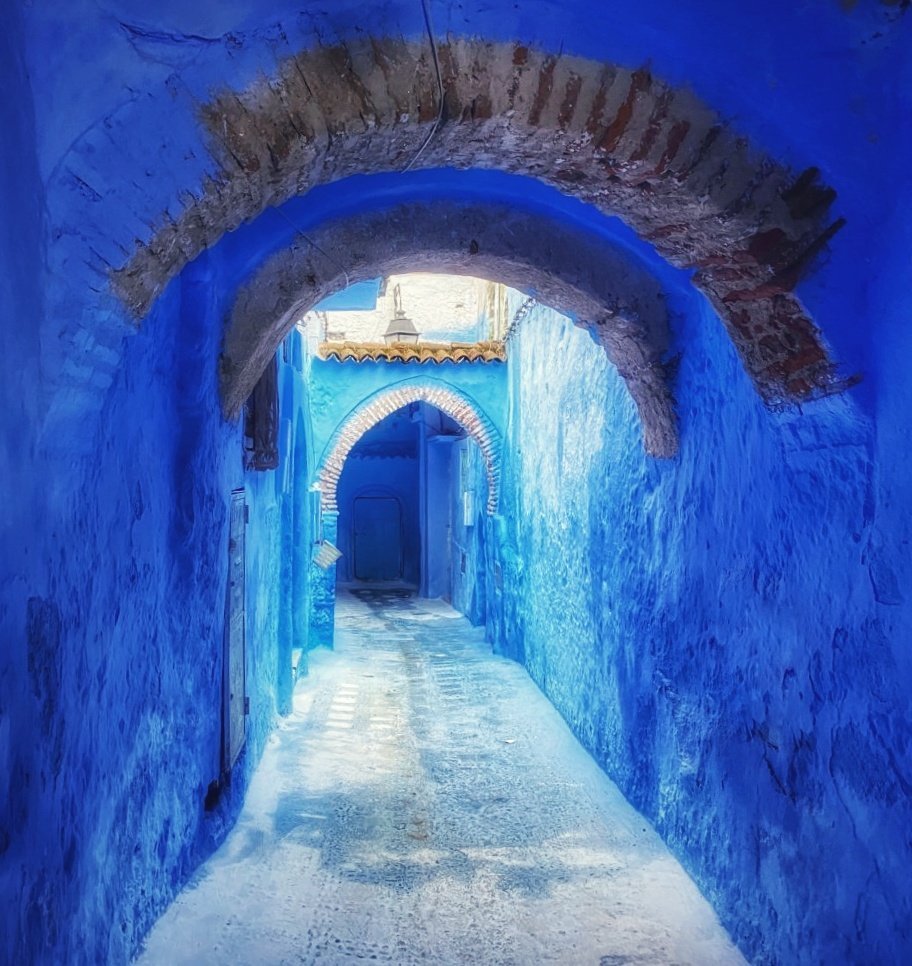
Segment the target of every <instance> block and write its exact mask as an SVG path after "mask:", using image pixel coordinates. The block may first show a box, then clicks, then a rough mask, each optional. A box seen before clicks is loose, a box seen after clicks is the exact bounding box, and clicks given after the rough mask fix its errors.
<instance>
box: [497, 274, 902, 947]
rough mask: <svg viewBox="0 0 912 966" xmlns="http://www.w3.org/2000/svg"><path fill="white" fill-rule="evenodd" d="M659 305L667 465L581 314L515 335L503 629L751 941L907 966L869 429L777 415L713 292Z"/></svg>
mask: <svg viewBox="0 0 912 966" xmlns="http://www.w3.org/2000/svg"><path fill="white" fill-rule="evenodd" d="M671 298H672V305H673V308H674V311H675V315H676V320H677V326H676V328H677V332H678V334H679V339H680V340H681V343H680V344H681V346H682V347H683V356H682V360H681V366H680V371H679V375H678V379H677V383H676V386H675V393H676V396H677V398H678V400H679V407H680V413H681V422H682V426H681V428H682V446H681V455H680V457H679V458H678V459H677V460H675V461H673V462H659V461H654V460H651V459H649V458H646V457H644V455H643V453H642V449H641V446H640V445H639V439H638V432H637V425H636V418H635V412H634V409H633V407H632V405H631V402H630V400H629V398H628V397H627V395H626V392H625V390H624V388H623V384H622V383H621V382H620V380H619V379H618V377H617V375H616V373H615V371H614V370H613V369H612V368H611V367H610V366H609V365H608V364H607V362H606V361H605V358H604V356H603V354H602V352H601V350H600V349H599V348H598V347H597V346H596V345H595V344H593V343H592V341H591V340H590V339H589V337H588V336H587V335H586V334H585V333H584V332H583V331H582V330H580V329H578V328H575V327H573V326H571V325H569V323H567V322H566V321H562V320H560V319H559V318H558V317H555V316H553V314H552V313H550V312H549V311H547V310H542V309H538V310H536V312H535V313H534V314H533V316H532V317H530V319H529V320H528V321H527V323H526V324H525V325H524V327H523V328H522V330H521V331H520V333H519V334H518V335H517V337H516V338H515V339H514V341H513V343H512V349H513V353H512V355H511V357H510V362H509V369H510V398H511V422H510V428H509V436H508V439H509V444H508V447H507V453H508V459H507V465H506V468H505V488H504V500H503V507H502V518H503V519H502V520H501V521H500V525H501V533H502V535H503V543H502V546H501V555H502V557H501V559H502V561H503V566H504V592H503V598H504V600H503V606H504V620H505V628H504V637H503V638H502V639H501V640H500V643H499V646H500V647H501V648H502V649H504V650H505V651H506V652H507V653H509V654H511V655H512V656H515V657H518V658H520V659H522V660H524V662H525V664H526V666H527V667H528V669H529V671H530V673H531V674H532V675H533V677H534V678H535V680H536V681H537V682H538V683H539V685H540V686H541V687H542V689H543V690H544V691H545V693H546V694H547V695H548V696H549V698H550V699H551V700H552V701H553V702H554V703H555V705H556V706H557V707H558V708H559V709H560V711H561V712H562V714H563V715H564V716H565V717H566V719H567V721H568V722H569V723H570V724H571V726H572V727H573V729H574V730H575V731H576V733H577V734H578V735H579V737H580V739H581V740H582V741H583V743H584V744H585V745H586V747H588V748H589V749H590V750H591V751H592V753H593V754H594V755H595V756H596V758H597V759H598V760H599V761H600V762H601V763H602V764H603V765H604V766H605V768H606V770H607V771H608V772H609V774H610V775H611V776H612V777H613V778H614V779H615V780H616V781H618V783H619V784H620V786H621V788H622V790H623V791H624V793H625V794H626V795H627V796H628V797H629V798H630V800H631V801H632V802H633V803H634V804H635V805H636V806H637V807H638V808H640V809H642V810H643V812H644V814H646V815H647V816H648V817H649V818H650V819H651V820H652V821H653V822H654V823H655V825H656V827H657V828H658V829H659V831H660V832H661V834H662V835H663V837H664V838H665V839H666V841H667V842H668V843H669V844H670V846H671V847H672V848H673V849H674V850H675V852H676V853H677V854H678V855H679V856H680V857H681V859H682V860H683V861H684V863H685V865H686V866H687V867H688V868H689V869H690V870H691V872H692V873H693V874H694V875H695V877H696V879H697V881H698V882H699V884H700V885H701V887H702V888H703V890H704V892H705V893H706V894H707V896H708V897H709V899H710V900H711V901H712V902H713V903H714V905H715V906H716V908H717V909H718V911H719V913H720V915H721V917H722V919H723V921H724V922H725V924H726V926H727V927H728V928H729V929H730V930H731V931H732V934H733V936H734V937H735V939H736V941H737V942H738V943H739V945H740V946H741V948H742V949H743V950H744V951H745V953H746V954H747V955H748V957H749V958H751V959H752V960H753V961H755V962H764V963H790V962H808V963H811V962H871V963H874V962H878V963H881V962H883V963H885V962H901V961H903V960H904V959H905V958H906V954H908V952H909V950H910V949H912V933H910V929H912V927H910V923H912V887H910V880H909V877H908V875H907V869H908V862H909V858H910V846H909V840H908V834H907V832H908V829H909V828H910V827H912V805H910V798H909V795H908V790H909V788H910V779H912V773H910V756H909V751H910V742H912V728H910V718H909V715H908V710H909V691H908V687H907V684H908V681H909V673H908V672H909V656H908V649H907V648H906V647H905V642H906V640H907V639H908V638H907V635H905V634H902V633H899V634H897V633H896V630H897V629H898V627H899V626H900V624H901V623H902V622H903V618H902V616H901V615H902V609H905V608H906V607H908V603H907V601H906V599H905V598H906V593H905V589H904V588H905V587H906V586H908V584H907V582H906V580H907V576H908V557H907V556H904V555H892V556H891V555H889V546H891V545H895V543H893V541H895V540H896V539H897V538H900V539H901V537H900V534H901V533H903V532H905V533H906V534H907V533H908V529H907V528H908V520H907V519H906V520H904V521H903V523H902V524H898V521H897V517H896V516H895V515H894V516H893V517H892V519H893V520H894V521H895V522H897V524H898V526H899V527H900V530H899V532H898V533H897V534H895V535H894V537H893V541H890V542H887V541H884V540H882V539H881V538H880V537H879V535H878V523H877V517H878V515H879V513H881V512H883V510H879V509H875V505H874V502H873V501H874V499H875V496H874V491H873V488H874V486H875V480H876V478H877V474H878V471H877V470H876V469H875V467H874V464H873V462H872V457H873V455H874V453H875V452H876V450H877V448H878V442H877V441H876V439H875V437H874V435H873V433H872V429H871V426H870V424H869V423H867V422H866V421H865V420H864V419H863V418H861V417H860V416H859V413H858V411H857V409H856V407H855V406H853V405H852V403H851V402H850V401H849V400H847V399H837V400H833V401H830V402H825V403H817V404H813V405H810V406H807V407H806V408H805V411H804V412H803V413H800V414H799V413H790V414H782V415H773V414H770V413H769V412H767V411H765V410H764V409H763V407H762V406H761V405H760V404H759V402H758V401H757V399H756V396H755V394H754V392H753V390H752V388H751V386H750V385H749V384H748V382H747V380H746V378H745V376H744V374H743V372H742V370H741V368H740V365H739V363H738V360H737V359H736V358H735V357H734V354H733V352H732V350H731V347H730V345H729V344H728V343H727V341H726V340H725V338H724V336H723V333H722V330H721V327H720V326H719V323H718V320H717V319H716V318H715V316H714V315H713V313H712V312H711V311H710V310H709V309H708V307H707V306H706V305H705V303H703V301H702V299H700V298H698V297H695V296H693V295H692V294H690V293H687V292H686V291H683V292H682V291H678V292H675V291H674V289H672V291H671ZM905 391H907V389H906V390H905ZM905 496H906V497H907V496H908V493H907V492H906V494H905ZM904 505H905V506H906V507H908V502H905V503H904ZM888 512H889V511H888ZM901 575H903V576H901ZM908 626H909V625H908V624H905V627H906V628H908ZM891 631H892V633H891Z"/></svg>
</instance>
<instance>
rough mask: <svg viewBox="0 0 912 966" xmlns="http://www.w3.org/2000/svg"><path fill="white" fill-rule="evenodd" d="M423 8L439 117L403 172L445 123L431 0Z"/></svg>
mask: <svg viewBox="0 0 912 966" xmlns="http://www.w3.org/2000/svg"><path fill="white" fill-rule="evenodd" d="M421 10H422V12H423V13H424V26H425V28H426V30H427V35H428V42H429V43H430V45H431V57H432V58H433V61H434V74H435V75H436V77H437V119H436V120H435V121H434V126H433V127H432V128H431V130H430V131H429V132H428V136H427V137H426V138H425V139H424V142H423V143H422V145H421V147H420V148H418V150H417V151H416V152H415V155H414V157H413V158H412V160H411V161H409V163H408V164H407V165H406V166H405V167H404V168H403V169H402V171H403V173H404V172H406V171H411V169H412V168H413V167H414V166H415V165H416V164H417V163H418V159H419V158H420V157H421V155H422V154H424V149H425V148H426V147H427V146H428V145H429V144H430V143H431V141H432V139H433V138H434V135H435V134H436V133H437V132H438V131H439V130H440V125H441V124H443V108H444V102H443V77H442V75H441V73H440V58H439V56H438V54H437V40H436V38H435V37H434V25H433V23H432V22H431V10H430V7H429V0H421Z"/></svg>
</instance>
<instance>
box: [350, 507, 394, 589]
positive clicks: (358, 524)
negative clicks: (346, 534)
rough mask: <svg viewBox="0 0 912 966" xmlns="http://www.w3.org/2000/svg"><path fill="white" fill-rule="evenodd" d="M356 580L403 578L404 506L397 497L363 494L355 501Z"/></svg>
mask: <svg viewBox="0 0 912 966" xmlns="http://www.w3.org/2000/svg"><path fill="white" fill-rule="evenodd" d="M353 510H354V513H353V516H354V558H355V579H356V580H370V581H375V580H401V579H402V509H401V507H400V506H399V501H398V500H397V499H395V497H388V496H361V497H358V498H357V499H356V500H355V502H354V508H353Z"/></svg>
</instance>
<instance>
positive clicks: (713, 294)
mask: <svg viewBox="0 0 912 966" xmlns="http://www.w3.org/2000/svg"><path fill="white" fill-rule="evenodd" d="M439 56H440V64H441V78H440V80H441V84H442V89H443V101H444V103H443V110H442V123H440V124H439V125H437V127H436V129H435V130H434V135H433V137H432V138H431V140H430V141H429V142H428V143H427V145H426V147H425V148H424V150H423V151H422V153H421V155H420V158H418V159H417V162H416V158H417V156H418V151H419V148H420V147H421V146H422V144H423V143H424V141H425V139H426V138H427V136H428V133H429V132H430V131H431V126H432V125H436V124H437V116H438V101H439V95H438V81H437V77H436V75H435V71H434V68H433V63H432V59H431V57H430V52H429V49H428V47H427V45H426V44H423V43H413V42H410V41H406V40H403V39H401V38H374V37H371V38H364V39H361V40H353V41H351V42H347V43H345V44H342V45H338V46H334V47H318V48H315V49H308V50H304V51H302V52H300V53H298V54H297V55H296V56H293V57H290V58H288V59H287V60H286V61H285V62H283V63H281V64H280V65H279V67H278V70H277V73H276V75H275V76H273V77H269V78H266V77H264V78H262V79H260V80H258V81H257V82H255V83H254V84H252V85H251V86H250V87H249V88H248V89H246V90H243V91H232V90H225V91H223V92H221V93H219V94H217V95H216V96H215V97H213V99H212V100H211V101H210V102H209V103H206V104H204V105H202V106H201V107H200V118H201V122H202V123H203V124H204V125H205V126H206V128H207V129H208V132H209V147H210V151H211V153H212V155H213V157H214V159H215V161H216V163H217V166H218V171H217V174H216V175H215V176H213V177H207V178H206V179H205V181H204V183H203V184H201V185H192V186H191V185H188V186H187V188H193V189H194V193H193V194H185V195H184V199H185V207H184V209H183V211H182V213H180V214H179V215H178V216H177V217H171V216H170V215H168V214H164V215H163V216H162V219H161V222H160V226H159V228H158V230H157V231H156V233H155V234H154V236H153V237H152V238H151V239H150V240H149V241H148V242H147V243H141V244H139V245H138V246H137V248H136V249H135V251H134V252H133V254H132V255H131V256H130V257H129V258H128V260H127V261H126V263H125V264H123V265H122V266H121V267H120V268H118V269H116V270H114V271H113V272H112V275H111V281H112V284H113V285H114V287H115V289H116V291H117V292H118V293H119V294H120V296H121V297H122V299H123V300H124V301H125V302H126V304H127V305H128V306H129V307H130V309H131V310H132V312H133V313H134V314H135V315H136V316H137V317H142V316H143V315H144V314H145V313H146V312H147V311H148V309H149V307H150V305H151V304H152V302H153V300H154V299H155V298H156V296H157V294H158V293H159V292H160V291H161V290H162V288H163V287H164V285H165V284H166V283H167V282H168V280H169V279H171V278H172V277H174V276H175V275H176V274H177V273H178V272H180V270H181V269H182V268H183V266H184V265H186V264H187V263H188V262H189V261H190V260H192V259H193V258H195V257H196V256H197V255H198V254H199V253H200V252H201V251H203V250H204V249H205V248H206V247H208V246H209V245H212V244H213V243H214V242H215V241H217V240H218V239H219V238H220V237H221V236H222V235H223V234H224V233H225V232H226V231H230V230H232V229H233V228H235V227H237V226H238V225H239V224H241V223H242V222H244V221H247V220H250V219H252V218H254V217H256V215H257V214H259V213H260V212H261V211H263V210H264V209H265V208H267V207H270V206H274V205H277V204H281V203H282V202H284V201H285V200H287V199H289V198H291V197H293V196H296V195H300V194H302V193H304V192H306V191H307V190H309V189H310V188H312V187H314V186H315V185H318V184H324V183H327V182H330V181H334V180H337V179H339V178H344V177H346V176H349V175H353V174H358V173H365V172H375V171H390V170H401V169H403V168H405V167H406V166H408V165H410V164H412V163H413V162H414V163H415V166H416V167H440V166H454V167H457V168H469V167H475V168H478V167H481V168H495V169H499V170H503V171H507V172H511V173H515V174H520V175H527V176H530V177H534V178H538V179H540V180H542V181H545V182H547V183H549V184H552V185H555V186H557V187H558V188H559V189H560V190H561V191H563V192H565V193H566V194H568V195H572V196H574V197H576V198H579V199H581V200H582V201H585V202H587V203H589V204H592V205H594V206H595V207H596V208H598V209H599V210H600V211H603V212H606V213H609V214H616V215H619V216H621V217H622V218H623V219H624V220H625V221H627V222H628V223H629V224H630V225H631V226H632V227H633V228H634V229H635V230H636V231H637V232H638V233H639V234H640V235H641V236H642V237H643V238H644V239H647V240H648V241H650V242H651V243H652V244H653V245H654V246H655V247H656V249H657V250H658V251H659V252H660V253H661V254H662V255H663V256H664V257H665V258H667V259H668V260H669V261H670V262H672V263H673V264H675V265H678V266H686V267H690V268H693V269H695V270H696V274H695V278H694V281H695V284H696V285H697V286H698V287H699V288H700V289H701V290H702V291H703V292H705V293H706V295H707V296H708V298H709V299H710V300H711V302H712V303H713V305H714V306H715V307H716V309H717V311H718V312H719V314H720V316H721V318H722V319H723V321H724V323H725V325H726V327H727V329H728V332H729V334H730V336H731V338H732V340H733V342H734V343H735V345H736V347H737V349H738V351H739V353H740V355H741V358H742V360H743V362H744V365H745V367H746V369H747V371H748V372H749V373H750V375H751V377H752V378H753V380H754V383H755V384H756V386H757V389H758V391H759V393H760V394H761V396H762V397H763V398H764V400H766V401H767V402H768V403H771V404H776V403H780V402H785V401H788V400H800V399H803V398H808V397H811V396H815V395H820V394H825V393H829V392H833V391H837V390H839V389H841V388H843V386H844V383H843V382H841V381H840V380H839V379H837V377H836V373H835V368H834V365H833V363H832V362H831V360H830V359H829V357H828V354H827V351H826V348H825V346H824V344H823V341H822V339H821V336H820V333H819V331H818V329H817V327H816V326H815V324H814V323H813V321H812V320H811V319H810V318H809V317H808V315H807V313H806V311H805V310H804V308H803V306H802V305H801V303H800V301H799V300H798V298H797V297H796V296H795V295H794V288H795V286H796V284H797V282H798V281H799V279H800V278H801V276H802V275H803V274H804V273H805V272H806V271H807V270H808V269H809V267H810V265H811V264H812V263H813V261H814V259H815V258H816V257H817V256H818V255H819V254H820V253H821V251H822V250H823V249H824V248H825V246H826V245H827V244H828V242H829V241H830V239H831V238H832V236H833V235H834V233H835V232H836V231H837V230H838V228H839V227H840V226H841V221H839V220H837V221H832V220H831V219H830V218H829V217H828V214H827V212H828V210H829V208H830V206H831V204H832V202H833V200H834V197H835V192H834V191H833V190H832V189H830V188H828V187H826V186H824V185H822V184H821V183H820V181H819V173H818V171H817V170H816V169H814V168H809V169H808V170H806V171H804V172H803V173H801V174H799V175H798V176H795V175H794V174H793V173H792V172H791V171H789V170H788V169H787V168H785V167H784V166H782V165H781V164H779V163H777V162H776V161H774V160H772V159H770V158H769V157H767V156H765V155H764V154H763V153H762V152H760V151H759V150H757V149H755V148H753V147H752V146H751V145H749V144H748V142H747V141H746V140H745V139H744V138H743V137H740V136H739V135H738V134H737V133H736V132H734V131H733V130H731V129H730V128H729V127H728V126H727V125H726V124H725V123H724V122H723V121H721V120H720V118H719V117H718V116H717V115H716V114H715V113H714V112H713V111H711V110H710V109H709V108H707V107H706V106H705V105H703V104H702V103H701V102H700V101H699V100H698V99H697V98H696V97H695V96H694V95H693V94H692V93H691V92H690V91H688V90H686V89H674V88H671V87H669V86H668V85H667V84H665V83H664V82H662V81H661V80H660V79H658V78H656V77H654V76H653V75H652V74H651V73H650V71H649V70H647V69H645V68H641V69H637V70H630V69H628V68H625V67H618V66H614V65H612V64H605V63H598V62H595V61H591V60H587V59H583V58H579V57H574V56H565V55H558V54H550V53H545V52H543V51H539V50H534V49H531V48H529V47H527V46H524V45H522V44H509V43H485V42H482V41H478V40H465V39H459V40H453V41H452V42H450V43H446V44H443V45H441V46H440V48H439Z"/></svg>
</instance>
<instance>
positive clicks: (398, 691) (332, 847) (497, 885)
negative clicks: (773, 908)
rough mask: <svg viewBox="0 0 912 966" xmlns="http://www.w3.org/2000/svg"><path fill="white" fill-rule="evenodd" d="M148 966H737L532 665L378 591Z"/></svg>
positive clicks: (447, 612) (343, 633) (322, 672)
mask: <svg viewBox="0 0 912 966" xmlns="http://www.w3.org/2000/svg"><path fill="white" fill-rule="evenodd" d="M140 962H141V963H142V964H144V966H153V964H167V966H178V964H194V966H199V964H210V963H212V964H215V963H225V964H291V963H357V962H375V963H397V964H409V963H433V964H460V966H462V964H476V963H477V964H517V966H525V964H533V963H534V964H537V963H566V964H577V963H579V964H592V966H616V964H623V963H643V964H645V963H650V964H652V963H676V964H684V963H692V964H700V966H708V964H717V963H718V964H722V963H726V964H727V963H741V962H743V960H742V958H741V956H740V955H739V953H738V952H737V950H736V949H735V948H734V947H733V946H732V944H731V942H730V940H729V938H728V936H727V934H726V933H725V931H724V930H723V929H722V928H721V926H720V925H719V923H718V921H717V919H716V917H715V914H714V913H713V911H712V909H711V908H710V906H709V905H708V904H707V902H706V901H705V900H704V899H703V898H702V896H701V895H700V893H699V892H698V891H697V889H696V887H695V886H694V884H693V882H692V881H691V880H690V879H689V878H688V877H687V875H686V873H685V872H684V871H683V870H682V868H681V867H680V865H678V863H677V862H676V861H675V859H674V858H672V856H671V855H670V854H669V853H668V851H667V850H666V849H665V847H664V846H663V845H662V843H661V841H660V840H659V839H658V837H657V836H656V834H655V833H654V832H653V831H652V829H651V828H650V827H649V826H648V825H647V823H646V822H645V820H643V819H642V817H641V816H640V815H639V814H638V813H637V812H635V811H634V810H633V809H632V808H631V807H630V806H629V805H628V804H627V802H626V801H625V800H624V799H623V797H622V796H621V795H620V793H619V792H618V790H617V789H616V787H615V786H614V785H613V784H612V783H611V782H610V781H609V780H608V779H607V778H606V777H605V776H604V775H603V774H602V773H601V772H600V771H599V769H598V768H597V767H596V765H595V764H594V762H593V761H592V759H591V758H589V756H588V755H587V754H586V753H585V752H584V751H583V750H582V748H581V747H580V746H579V744H578V743H577V742H576V740H575V739H574V738H573V736H572V735H571V734H570V733H569V731H568V730H567V728H566V726H565V725H564V723H563V721H562V720H561V718H560V717H559V716H558V714H557V713H556V711H554V709H553V708H552V707H551V705H550V704H549V703H548V701H547V700H546V699H545V698H544V697H543V696H542V695H541V693H540V692H539V691H538V689H537V688H536V687H535V685H534V684H533V683H532V682H531V680H530V679H529V677H528V676H527V675H526V673H525V672H524V671H523V669H522V668H521V667H519V666H518V665H516V664H514V663H512V662H510V661H507V660H504V659H501V658H497V657H494V656H492V655H491V654H490V653H489V651H488V648H487V647H486V645H485V644H484V640H483V633H482V631H481V630H480V629H475V628H472V627H470V626H469V624H468V622H467V621H465V619H463V618H462V617H461V616H460V615H458V614H457V613H456V612H455V611H453V610H451V609H450V608H449V607H447V606H446V605H445V604H442V603H440V602H437V601H426V600H418V599H415V598H408V597H404V596H398V595H396V594H395V593H388V594H366V593H365V594H363V595H362V596H361V598H359V597H355V596H351V595H347V594H346V595H342V596H341V597H340V600H339V606H338V611H337V649H336V651H334V652H328V651H323V650H321V651H318V652H315V653H314V654H313V655H311V671H310V674H309V675H308V677H307V678H305V679H304V680H303V681H301V682H300V683H299V685H298V689H297V692H296V697H295V712H294V714H293V715H292V716H290V717H289V718H288V719H286V720H285V721H283V723H282V724H281V726H280V727H279V729H278V731H277V732H276V734H275V735H274V736H273V738H272V739H271V742H270V745H269V747H268V748H267V750H266V753H265V756H264V758H263V762H262V764H261V766H260V768H259V769H258V771H257V773H256V775H255V777H254V780H253V782H252V784H251V787H250V791H249V794H248V798H247V802H246V804H245V807H244V811H243V813H242V814H241V817H240V819H239V821H238V823H237V826H236V827H235V829H234V830H233V831H232V833H231V835H230V836H229V838H228V839H227V841H226V842H225V844H224V845H223V847H222V848H221V849H220V850H219V851H218V852H217V853H216V854H215V855H214V856H212V858H211V859H210V860H209V861H208V862H206V863H205V865H204V866H203V867H202V868H201V869H200V870H199V872H198V874H197V875H196V877H195V878H194V880H193V882H191V884H190V885H189V886H188V887H187V889H185V890H184V892H183V893H181V895H180V896H179V897H178V898H177V900H176V901H175V902H174V904H173V905H172V906H171V908H170V909H169V910H168V911H167V912H166V913H165V915H164V916H163V917H162V919H161V920H159V922H158V923H157V925H156V926H155V928H154V929H153V931H152V933H151V934H150V936H149V937H148V940H147V943H146V950H145V953H144V954H143V955H142V956H141V958H140Z"/></svg>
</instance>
